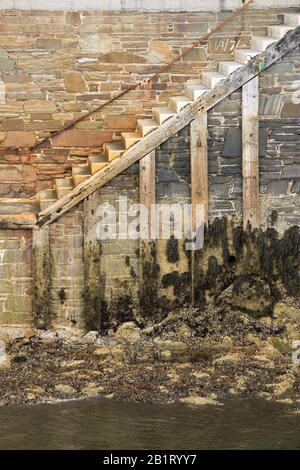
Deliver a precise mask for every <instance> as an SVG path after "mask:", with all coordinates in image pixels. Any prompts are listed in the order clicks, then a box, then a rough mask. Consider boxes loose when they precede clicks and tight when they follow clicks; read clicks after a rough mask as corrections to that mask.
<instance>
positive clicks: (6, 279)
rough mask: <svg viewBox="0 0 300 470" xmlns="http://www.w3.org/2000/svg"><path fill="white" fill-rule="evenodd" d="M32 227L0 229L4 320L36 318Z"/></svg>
mask: <svg viewBox="0 0 300 470" xmlns="http://www.w3.org/2000/svg"><path fill="white" fill-rule="evenodd" d="M31 242H32V233H31V230H2V229H0V324H2V325H3V324H14V325H16V324H24V323H31V322H32V294H33V278H32V266H31V257H32V252H31Z"/></svg>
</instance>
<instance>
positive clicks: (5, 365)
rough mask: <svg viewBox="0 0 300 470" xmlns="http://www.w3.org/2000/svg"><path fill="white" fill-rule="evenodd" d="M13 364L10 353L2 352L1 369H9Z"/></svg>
mask: <svg viewBox="0 0 300 470" xmlns="http://www.w3.org/2000/svg"><path fill="white" fill-rule="evenodd" d="M10 366H11V360H10V357H9V355H8V354H6V353H2V354H1V355H0V370H6V369H9V368H10Z"/></svg>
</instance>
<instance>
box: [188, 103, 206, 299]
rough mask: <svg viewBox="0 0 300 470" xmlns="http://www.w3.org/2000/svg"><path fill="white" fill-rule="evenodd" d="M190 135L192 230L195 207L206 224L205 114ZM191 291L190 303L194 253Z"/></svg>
mask: <svg viewBox="0 0 300 470" xmlns="http://www.w3.org/2000/svg"><path fill="white" fill-rule="evenodd" d="M190 135H191V204H192V224H191V225H192V230H193V232H194V233H195V232H196V231H197V229H198V228H199V227H198V226H197V222H198V221H197V218H196V215H197V212H196V208H197V205H200V204H201V205H202V206H203V220H202V221H200V223H202V224H203V225H207V224H208V151H207V112H204V113H201V114H200V116H199V117H198V118H197V119H195V120H194V121H192V122H191V124H190ZM191 290H192V302H194V300H195V252H194V251H192V252H191Z"/></svg>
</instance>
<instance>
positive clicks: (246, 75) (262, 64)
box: [38, 26, 300, 226]
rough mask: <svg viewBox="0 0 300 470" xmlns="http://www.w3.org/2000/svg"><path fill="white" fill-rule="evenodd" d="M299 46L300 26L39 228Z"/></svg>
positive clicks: (54, 208) (52, 211)
mask: <svg viewBox="0 0 300 470" xmlns="http://www.w3.org/2000/svg"><path fill="white" fill-rule="evenodd" d="M299 43H300V26H299V27H297V28H295V29H294V30H292V31H290V32H288V33H287V34H286V35H285V36H284V37H283V38H282V39H280V40H279V41H278V42H276V43H274V44H272V45H271V46H270V47H268V48H267V49H266V50H265V51H264V52H262V53H261V54H258V55H257V56H256V57H254V58H253V59H252V60H250V61H249V62H248V63H247V64H246V65H245V66H244V67H241V68H239V69H237V70H236V71H234V72H233V73H232V74H231V75H230V76H229V77H228V78H227V79H226V80H223V81H221V82H219V83H218V85H216V86H215V87H214V88H213V89H212V90H210V91H209V92H207V93H206V94H205V95H203V97H201V98H200V99H199V100H197V101H195V102H194V103H192V104H191V105H190V106H187V107H186V108H184V109H183V110H182V111H180V112H179V113H178V114H176V115H175V116H174V117H173V118H171V119H169V120H168V121H166V122H165V123H164V124H162V125H161V126H159V127H158V129H157V130H155V131H153V132H151V133H150V134H148V135H147V136H146V137H144V138H143V139H142V140H141V141H140V142H138V143H137V144H135V145H134V146H133V147H131V148H130V149H129V150H127V151H126V152H125V153H124V154H123V155H122V156H121V157H119V158H116V159H115V160H113V161H112V162H111V163H110V164H109V165H108V166H107V167H105V168H103V170H100V171H99V172H97V173H95V174H94V175H93V176H91V178H88V179H87V180H86V181H84V182H83V183H81V184H80V185H78V186H77V187H76V188H74V190H73V191H71V192H70V193H68V194H67V195H66V196H64V197H63V198H61V199H60V200H59V201H57V202H55V203H54V204H52V205H51V206H50V207H48V208H47V209H45V210H43V211H42V212H41V213H40V216H39V220H38V224H39V225H40V226H42V225H45V224H48V223H51V222H53V221H54V220H56V219H57V218H58V217H60V216H61V215H62V214H64V213H65V212H67V211H68V210H70V209H71V208H72V207H74V206H76V205H77V204H78V203H79V202H80V201H82V200H83V199H85V198H86V197H87V196H88V195H89V194H91V193H92V192H94V191H95V189H97V188H100V187H101V186H103V185H105V184H106V183H108V182H109V181H110V180H112V179H113V178H115V177H116V176H117V175H119V174H120V173H122V172H123V171H125V170H126V169H127V168H128V167H130V166H131V165H132V164H133V163H135V162H137V161H138V160H140V159H141V158H143V157H144V156H145V155H147V154H148V153H150V152H151V151H152V150H154V149H155V148H156V147H158V146H159V145H160V144H162V143H163V142H165V141H166V140H167V139H169V138H170V137H171V136H172V135H174V134H176V133H177V132H179V131H180V130H181V129H182V128H184V127H185V126H187V125H188V124H189V123H190V122H191V121H192V120H194V119H196V117H197V116H198V115H199V114H201V113H203V112H205V111H207V110H209V109H210V108H212V107H213V106H215V105H216V104H217V103H219V102H220V101H221V100H223V99H224V98H226V97H227V96H229V95H230V94H231V93H233V92H234V91H235V90H237V89H238V88H240V87H241V86H243V85H245V84H246V83H247V82H248V81H250V80H252V79H253V78H254V77H256V76H257V75H258V74H260V73H261V72H262V71H264V70H266V69H267V68H268V67H270V65H272V64H274V63H275V62H277V61H278V60H279V59H281V58H282V57H283V56H284V55H285V54H286V53H287V52H289V51H291V50H293V49H295V48H296V47H297V46H298V44H299Z"/></svg>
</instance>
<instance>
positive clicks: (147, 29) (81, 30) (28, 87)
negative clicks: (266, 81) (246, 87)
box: [0, 2, 286, 197]
mask: <svg viewBox="0 0 300 470" xmlns="http://www.w3.org/2000/svg"><path fill="white" fill-rule="evenodd" d="M25 3H26V2H22V4H25ZM51 3H52V2H51ZM210 7H211V5H210ZM283 11H284V10H249V11H247V12H246V13H244V14H243V15H242V16H241V17H239V18H237V19H235V20H234V23H233V24H231V25H228V26H227V27H226V28H224V29H223V30H222V31H221V32H220V33H218V34H216V35H214V36H213V37H212V38H211V39H210V40H209V41H208V42H204V43H203V45H201V46H199V47H197V48H196V49H194V50H193V51H192V52H191V53H190V54H188V55H187V56H186V57H185V58H184V60H182V61H180V62H178V63H177V64H175V65H174V66H172V68H171V69H170V70H169V71H167V72H166V73H163V74H162V75H161V76H160V77H159V78H158V79H157V81H156V82H155V83H153V86H152V88H151V89H150V90H136V91H132V92H130V93H129V94H128V95H126V96H124V97H123V99H121V100H119V101H117V102H115V103H113V105H111V106H109V107H108V108H106V109H105V110H104V111H103V112H101V113H96V114H95V115H93V116H92V117H91V118H90V119H88V120H85V121H83V122H81V123H79V124H78V125H77V126H76V128H75V129H73V130H70V131H67V132H65V133H64V134H62V135H61V136H59V137H57V138H56V139H54V142H52V148H44V149H40V150H39V151H38V152H37V153H34V154H28V153H22V151H21V152H19V153H16V152H12V151H11V150H10V148H11V147H24V146H30V145H32V144H34V143H35V142H36V141H37V140H39V139H41V138H43V137H45V136H48V135H49V133H51V132H54V131H56V130H58V129H60V128H61V127H62V126H64V125H65V124H67V123H68V122H70V121H71V120H73V119H75V118H78V117H79V116H81V114H82V113H85V112H87V111H90V110H91V109H92V108H94V107H96V106H98V105H101V104H103V103H104V102H105V101H107V100H108V99H110V98H112V97H113V96H115V95H116V94H117V93H118V92H120V91H121V90H123V89H124V88H125V87H127V86H128V85H129V84H130V83H132V82H136V81H139V80H141V79H143V78H144V77H147V76H149V75H150V74H153V73H154V72H156V71H157V70H158V69H159V68H160V67H161V66H162V64H165V63H167V62H169V61H170V60H172V59H173V58H174V57H176V56H177V55H178V54H180V53H182V52H183V51H184V50H185V49H186V47H187V46H188V45H190V44H191V43H192V42H193V41H194V40H195V39H196V38H198V37H199V36H201V34H202V33H205V32H206V31H207V30H208V28H209V27H211V26H212V25H213V24H215V23H216V22H218V21H220V20H222V19H223V18H224V13H222V12H221V13H217V12H213V11H210V12H194V13H191V12H188V11H186V12H185V13H183V12H180V13H178V12H177V13H176V12H168V13H165V12H164V13H158V12H156V13H153V12H152V13H143V12H126V11H122V12H117V13H116V12H113V13H111V12H109V11H106V12H99V11H98V12H97V11H94V12H91V11H85V12H62V11H53V12H49V11H41V10H39V11H20V10H1V12H0V73H1V77H0V80H1V82H0V92H1V93H0V197H28V196H31V195H33V194H35V193H36V192H37V191H39V190H41V189H45V188H49V187H51V186H52V184H53V180H54V178H55V177H63V176H65V175H69V174H70V172H71V163H76V162H78V163H84V162H85V160H86V157H87V155H90V154H98V153H101V152H102V146H103V143H105V142H108V141H111V140H112V139H114V140H119V139H120V133H121V131H125V130H133V129H134V128H135V126H136V120H137V119H138V118H142V117H147V116H149V115H151V110H152V108H153V107H154V106H164V105H166V104H167V102H168V98H169V97H170V96H171V95H173V96H174V95H178V94H181V93H182V91H183V86H184V83H185V82H186V81H187V80H195V81H198V80H199V77H200V74H201V71H202V70H203V69H204V68H206V69H207V68H208V69H211V68H214V67H215V66H216V61H218V60H222V59H230V58H231V57H232V56H233V52H234V49H235V48H236V47H247V46H249V41H250V35H251V32H256V33H258V34H264V33H265V32H266V27H267V26H268V25H270V24H276V23H280V21H281V16H280V15H281V14H282V13H283ZM285 11H286V9H285Z"/></svg>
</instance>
